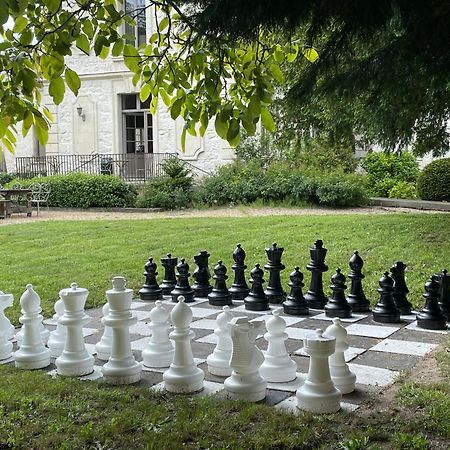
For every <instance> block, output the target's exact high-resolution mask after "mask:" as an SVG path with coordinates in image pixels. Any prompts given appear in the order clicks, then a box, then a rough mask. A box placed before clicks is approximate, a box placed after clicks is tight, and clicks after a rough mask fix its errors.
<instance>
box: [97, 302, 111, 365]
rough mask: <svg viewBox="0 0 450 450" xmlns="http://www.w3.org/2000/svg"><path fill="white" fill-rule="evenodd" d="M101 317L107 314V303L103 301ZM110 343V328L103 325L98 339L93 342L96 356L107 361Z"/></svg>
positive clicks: (109, 353)
mask: <svg viewBox="0 0 450 450" xmlns="http://www.w3.org/2000/svg"><path fill="white" fill-rule="evenodd" d="M102 314H103V319H104V318H105V317H106V316H107V315H108V314H109V304H108V303H105V304H104V305H103V308H102ZM111 345H112V328H111V327H108V326H106V325H105V328H104V330H103V335H102V337H101V339H100V341H98V342H97V344H95V351H96V352H97V358H98V359H100V360H102V361H108V359H109V357H110V356H111Z"/></svg>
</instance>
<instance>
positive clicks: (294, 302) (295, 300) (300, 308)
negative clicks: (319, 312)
mask: <svg viewBox="0 0 450 450" xmlns="http://www.w3.org/2000/svg"><path fill="white" fill-rule="evenodd" d="M289 278H290V280H291V281H290V282H289V287H290V288H291V291H290V293H289V295H288V296H287V297H286V300H285V301H284V302H283V310H284V313H285V314H290V315H292V316H307V315H308V314H309V306H308V302H307V301H306V300H305V297H303V292H302V288H303V287H304V286H305V284H304V283H303V274H302V273H301V272H300V268H299V267H298V266H297V267H296V268H295V269H294V271H293V272H291V274H290V275H289Z"/></svg>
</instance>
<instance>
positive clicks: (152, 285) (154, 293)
mask: <svg viewBox="0 0 450 450" xmlns="http://www.w3.org/2000/svg"><path fill="white" fill-rule="evenodd" d="M144 275H145V284H143V285H142V288H141V289H140V290H139V297H140V298H141V300H150V301H152V300H161V299H162V289H161V288H160V287H159V286H158V282H157V281H156V275H158V272H157V271H156V263H155V262H153V258H149V259H148V261H147V263H146V264H145V272H144Z"/></svg>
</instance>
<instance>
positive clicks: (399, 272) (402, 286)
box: [391, 261, 412, 315]
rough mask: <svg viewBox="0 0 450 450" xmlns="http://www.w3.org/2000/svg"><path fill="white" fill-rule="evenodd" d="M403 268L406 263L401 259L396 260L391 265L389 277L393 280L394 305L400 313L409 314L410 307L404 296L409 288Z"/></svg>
mask: <svg viewBox="0 0 450 450" xmlns="http://www.w3.org/2000/svg"><path fill="white" fill-rule="evenodd" d="M405 269H406V264H404V263H403V262H402V261H397V262H396V263H395V264H393V265H392V267H391V277H392V279H393V280H394V292H393V293H392V296H393V297H394V302H395V305H396V306H397V308H398V309H399V310H400V314H402V315H406V314H411V307H412V305H411V303H409V302H408V300H407V298H406V296H407V295H408V292H409V289H408V287H407V286H406V280H405Z"/></svg>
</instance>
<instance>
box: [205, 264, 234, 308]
mask: <svg viewBox="0 0 450 450" xmlns="http://www.w3.org/2000/svg"><path fill="white" fill-rule="evenodd" d="M213 279H214V287H213V290H212V291H211V293H210V294H208V300H209V304H210V305H213V306H225V305H232V304H233V301H232V299H231V294H230V291H229V290H228V288H227V282H226V280H227V279H228V275H227V268H226V267H225V266H224V265H223V264H222V261H218V263H217V266H216V267H214V275H213Z"/></svg>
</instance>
